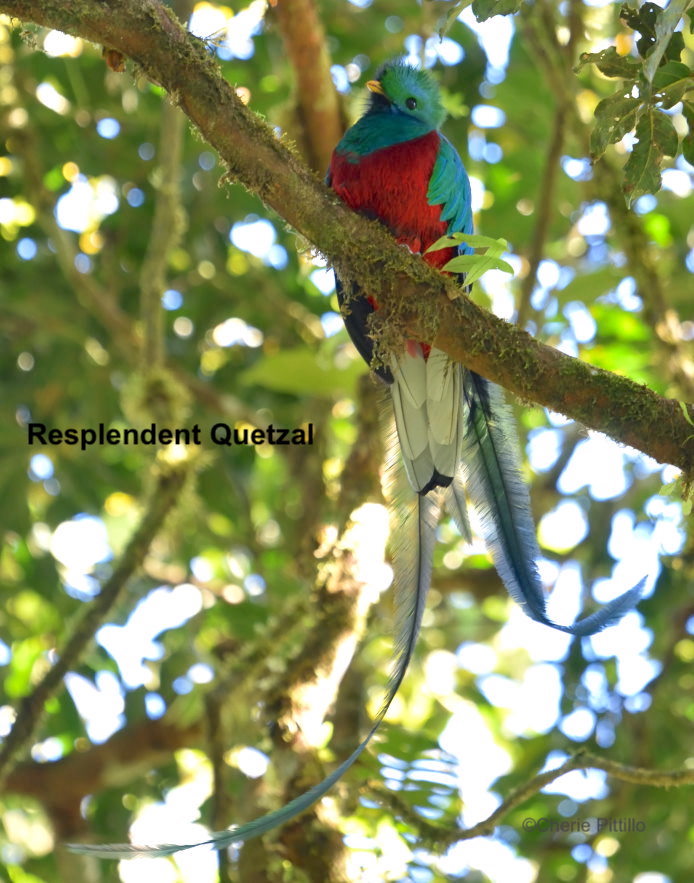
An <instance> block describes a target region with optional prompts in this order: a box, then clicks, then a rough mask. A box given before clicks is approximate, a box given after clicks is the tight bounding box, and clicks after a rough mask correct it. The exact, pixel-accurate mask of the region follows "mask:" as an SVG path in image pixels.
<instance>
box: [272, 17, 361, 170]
mask: <svg viewBox="0 0 694 883" xmlns="http://www.w3.org/2000/svg"><path fill="white" fill-rule="evenodd" d="M275 16H276V17H277V23H278V25H279V29H280V33H281V34H282V42H283V43H284V47H285V49H286V50H287V55H288V56H289V60H290V62H291V65H292V68H293V70H294V77H295V80H296V94H295V99H296V104H297V109H298V113H299V117H300V123H301V125H302V127H303V129H304V138H303V140H304V142H305V146H306V152H307V158H308V161H309V165H310V166H311V168H313V169H316V170H317V171H318V172H321V173H322V172H325V171H326V169H327V168H328V166H329V164H330V157H331V155H332V152H333V148H334V147H335V145H336V144H337V142H338V141H339V140H340V138H341V137H342V133H343V131H344V129H345V126H344V122H343V119H342V113H341V109H340V100H339V97H338V94H337V90H336V89H335V86H334V85H333V81H332V77H331V76H330V57H329V55H328V49H327V46H326V42H325V31H324V30H323V23H322V22H321V20H320V18H319V16H318V11H317V10H316V4H315V2H314V0H276V4H275Z"/></svg>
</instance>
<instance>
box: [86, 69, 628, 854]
mask: <svg viewBox="0 0 694 883" xmlns="http://www.w3.org/2000/svg"><path fill="white" fill-rule="evenodd" d="M366 85H367V88H368V89H369V90H370V93H371V95H370V100H369V104H368V106H367V108H366V112H365V113H364V115H363V116H362V117H361V118H360V119H359V120H358V121H357V122H356V123H355V124H354V125H353V126H352V127H351V128H350V129H348V130H347V132H346V133H345V135H344V137H343V138H342V140H341V141H340V143H339V144H338V145H337V147H336V148H335V152H334V154H333V158H332V162H331V164H330V171H329V174H328V183H329V184H330V185H331V186H332V188H333V190H334V191H335V192H336V193H337V194H338V196H340V197H341V198H342V199H343V200H344V201H345V202H346V203H347V205H349V206H350V207H351V208H353V209H354V210H355V211H358V212H360V213H362V214H365V215H367V216H368V217H371V218H377V219H379V220H380V221H382V222H383V223H384V224H385V225H386V226H387V227H388V228H389V229H390V230H391V231H392V233H393V235H394V236H395V237H396V239H397V241H398V242H400V243H402V244H404V245H407V246H408V247H409V248H410V249H411V251H413V252H418V253H424V252H425V251H426V249H427V248H428V247H429V246H430V245H432V244H433V243H434V242H435V241H436V240H437V239H439V238H440V237H441V236H443V235H444V234H450V233H454V232H463V233H470V232H472V208H471V202H470V183H469V180H468V177H467V174H466V172H465V169H464V168H463V164H462V162H461V160H460V157H459V156H458V153H457V152H456V150H455V148H454V147H453V145H452V144H451V143H450V141H448V140H447V139H446V138H445V137H444V136H443V135H442V134H441V133H440V132H439V127H440V126H441V124H442V123H443V121H444V118H445V112H444V110H443V106H442V104H441V100H440V95H439V90H438V87H437V84H436V82H435V80H434V79H433V77H432V76H431V75H430V74H429V73H428V72H427V71H423V70H419V69H417V68H414V67H411V66H410V65H408V64H406V63H404V62H402V61H400V60H397V59H396V60H395V61H391V62H389V63H387V64H386V65H384V66H383V67H382V68H381V70H380V71H379V73H378V75H377V77H376V79H374V80H371V81H369V82H368V83H367V84H366ZM464 250H465V247H464V246H463V247H462V248H461V251H464ZM455 254H456V251H455V249H453V248H447V249H441V250H438V251H433V252H429V253H428V254H425V255H424V260H425V261H427V262H428V263H429V264H431V265H433V266H434V267H439V268H441V267H442V266H443V265H444V264H445V263H446V262H447V261H448V260H449V259H450V258H451V257H453V256H454V255H455ZM336 281H337V293H338V298H339V300H340V304H341V305H342V307H343V312H344V313H345V317H344V318H345V324H346V326H347V330H348V331H349V334H350V336H351V338H352V340H353V342H354V344H355V345H356V347H357V349H358V350H359V352H360V353H361V355H362V356H363V357H364V359H366V361H367V363H369V365H370V364H371V362H372V359H373V355H374V342H373V340H372V339H371V337H370V336H369V330H368V325H367V320H368V317H369V316H370V315H371V313H372V312H373V311H374V310H375V309H377V308H378V306H377V304H376V303H375V302H374V300H373V298H371V297H370V296H369V294H368V292H361V291H358V290H355V289H354V288H352V289H351V290H350V291H349V292H348V291H347V290H346V286H344V285H343V284H342V283H341V281H340V279H339V278H338V279H337V280H336ZM461 281H462V279H461ZM375 371H376V373H377V374H378V375H379V376H380V377H381V379H382V380H383V381H385V383H386V384H387V385H388V386H389V388H390V392H391V398H392V401H393V406H394V412H395V425H396V429H397V436H398V440H399V446H400V450H401V453H402V460H403V463H404V467H405V472H406V474H407V478H408V480H409V483H410V485H411V486H412V489H413V490H414V491H416V494H413V495H412V500H413V504H414V505H412V506H410V507H409V509H408V510H407V511H406V512H405V513H404V515H403V520H402V523H400V524H399V525H398V527H397V533H398V534H399V536H396V538H395V550H394V551H395V555H394V559H395V560H394V563H395V589H396V592H397V595H398V598H399V603H398V608H399V609H398V613H399V619H400V622H399V624H398V632H399V633H398V638H397V659H396V661H395V665H394V670H393V673H392V675H391V679H390V683H389V686H388V690H387V692H386V696H385V699H384V701H383V705H382V707H381V710H380V711H379V713H378V715H377V716H376V718H375V720H374V722H373V725H372V727H371V729H370V731H369V733H368V734H367V736H366V737H365V738H364V740H363V741H362V742H361V743H360V745H359V746H358V747H357V748H356V749H355V750H354V752H353V753H352V754H351V755H350V756H349V757H348V758H347V759H346V760H345V761H343V762H342V763H341V764H340V765H339V766H338V767H337V768H336V769H335V770H334V771H333V772H332V773H331V774H330V775H329V776H327V777H326V778H325V779H324V780H323V781H322V782H320V783H319V784H318V785H315V786H314V787H313V788H311V789H310V790H309V791H307V792H306V793H305V794H302V795H300V796H299V797H297V798H295V799H294V800H292V801H290V802H289V803H288V804H286V806H284V807H282V808H281V809H279V810H276V811H275V812H271V813H269V814H268V815H265V816H262V817H261V818H259V819H256V820H255V821H252V822H248V823H247V824H244V825H240V826H238V827H236V828H231V829H229V830H226V831H219V832H217V833H214V834H211V835H210V837H209V839H207V840H205V841H203V843H204V844H210V845H212V846H213V847H215V848H216V849H222V848H224V847H227V846H229V845H230V844H232V843H240V842H243V841H245V840H249V839H251V838H252V837H258V836H260V835H262V834H265V833H267V832H268V831H271V830H272V829H273V828H277V827H278V826H280V825H283V824H284V823H285V822H288V821H289V820H290V819H292V818H293V817H294V816H296V815H298V814H299V813H301V812H303V811H304V810H305V809H307V808H308V807H309V806H311V804H313V803H314V802H315V801H317V800H318V799H319V798H321V797H322V796H323V795H324V794H325V793H326V792H327V791H328V790H329V789H330V788H331V787H332V786H333V785H334V784H335V783H336V782H337V781H338V780H339V779H340V778H341V776H342V775H343V774H344V773H345V772H346V771H347V770H348V769H349V767H351V766H352V764H353V763H354V762H355V761H356V760H357V758H358V757H359V755H360V754H361V753H362V751H363V750H364V749H365V748H366V746H367V744H368V743H369V741H370V739H371V737H372V736H373V735H374V733H375V732H376V730H377V729H378V727H379V725H380V723H381V721H382V720H383V718H384V716H385V714H386V712H387V710H388V708H389V706H390V703H391V701H392V699H393V697H394V696H395V693H396V692H397V690H398V687H399V686H400V684H401V682H402V679H403V677H404V675H405V671H406V669H407V666H408V663H409V661H410V658H411V656H412V653H413V650H414V645H415V641H416V638H417V634H418V632H419V626H420V623H421V618H422V614H423V611H424V603H425V598H426V593H427V591H428V588H429V580H430V574H431V557H432V550H433V545H434V540H435V530H436V524H437V522H438V518H439V515H440V510H441V504H442V502H443V503H445V504H446V506H447V508H448V510H449V512H450V514H451V515H452V517H453V518H454V519H455V521H456V523H457V525H458V527H459V529H460V530H461V533H462V534H463V535H464V536H466V537H468V538H469V536H470V528H469V524H468V519H467V512H466V497H467V498H468V499H469V500H470V502H471V503H472V504H473V505H474V507H475V509H476V510H477V513H478V515H479V519H480V523H481V526H482V533H483V536H484V539H485V541H486V543H487V545H488V547H489V550H490V552H491V554H492V557H493V559H494V563H495V565H496V568H497V570H498V572H499V575H500V576H501V579H502V580H503V582H504V583H505V585H506V588H507V589H508V591H509V592H510V594H511V595H512V597H513V598H514V599H515V600H516V601H517V602H518V603H519V604H520V605H521V607H522V608H523V609H524V610H525V612H526V613H527V614H528V616H530V617H531V618H532V619H535V620H537V621H538V622H541V623H544V624H545V625H548V626H552V627H553V628H557V629H561V630H562V631H564V632H568V633H569V634H572V635H590V634H593V633H594V632H596V631H598V630H600V629H602V628H605V627H606V626H608V625H610V624H612V623H614V622H615V621H616V620H618V619H619V618H620V617H621V616H622V615H623V614H624V613H625V612H626V611H627V610H629V609H630V608H631V607H633V605H634V604H635V603H636V602H637V600H638V599H639V597H640V594H641V590H642V586H643V581H642V582H641V583H639V584H638V585H637V586H635V587H634V588H633V589H631V590H630V591H629V592H627V593H625V594H624V595H622V596H621V597H619V598H617V599H615V600H614V601H612V602H610V603H609V604H607V605H606V606H605V607H603V608H602V609H601V610H598V611H597V612H596V613H593V614H592V615H591V616H588V617H587V618H586V619H584V620H582V621H580V622H577V623H575V624H574V625H571V626H564V625H557V624H555V623H553V622H551V621H550V620H549V619H548V617H547V613H546V609H545V595H544V591H543V587H542V584H541V582H540V579H539V576H538V571H537V566H536V561H537V559H538V557H539V549H538V546H537V542H536V540H535V529H534V525H533V520H532V517H531V515H530V501H529V497H528V492H527V490H526V488H525V485H524V484H523V482H522V480H521V477H520V474H519V469H518V463H517V456H516V453H515V449H516V445H517V443H516V437H515V430H514V427H513V424H512V421H511V418H510V415H509V413H508V409H507V406H506V405H505V403H504V401H503V396H502V394H501V391H500V390H499V388H498V387H496V386H495V385H494V384H492V383H489V382H488V381H487V380H485V379H484V378H482V377H480V376H479V375H478V374H475V373H474V372H472V371H469V370H467V369H466V368H464V367H463V366H462V365H460V364H458V363H456V362H453V361H451V359H450V358H449V357H448V356H447V355H446V354H445V353H443V352H441V351H440V350H437V349H435V348H432V347H430V346H428V345H426V344H423V343H419V342H417V341H408V342H407V344H406V347H405V349H404V350H403V352H402V353H401V354H400V355H398V356H392V357H390V359H389V361H388V363H387V364H385V365H381V364H379V365H378V366H376V367H375ZM199 845H202V844H201V843H188V844H182V845H175V844H170V845H169V844H165V845H161V846H136V845H130V844H113V845H100V846H91V845H85V846H83V845H81V844H79V845H77V844H75V845H72V846H71V847H70V848H71V849H73V850H74V851H75V852H81V853H86V854H89V855H96V856H100V857H102V858H129V857H132V856H137V855H153V856H157V855H171V854H173V853H175V852H179V851H181V850H184V849H192V848H193V847H195V846H199Z"/></svg>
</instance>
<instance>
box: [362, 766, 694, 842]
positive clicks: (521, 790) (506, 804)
mask: <svg viewBox="0 0 694 883" xmlns="http://www.w3.org/2000/svg"><path fill="white" fill-rule="evenodd" d="M586 769H598V770H604V772H606V773H607V774H608V775H609V776H612V778H614V779H620V780H621V781H623V782H632V783H634V784H637V785H646V786H650V787H654V788H672V787H681V786H683V785H694V769H690V768H682V769H679V770H667V771H661V770H651V769H644V768H642V767H633V766H627V765H626V764H622V763H618V762H617V761H614V760H608V759H607V758H604V757H598V756H597V755H595V754H591V753H589V752H587V751H579V752H577V753H576V754H575V755H574V756H573V757H570V758H569V759H568V760H567V761H565V762H564V763H563V764H562V765H561V766H559V767H557V768H556V769H553V770H547V771H546V772H544V773H538V774H537V775H536V776H533V777H532V778H531V779H530V780H529V781H527V782H525V783H524V784H523V785H520V786H519V787H518V788H516V789H515V790H514V791H512V792H511V794H509V796H508V797H507V798H506V800H504V801H503V802H502V803H501V804H499V806H498V807H497V808H496V809H495V810H494V812H493V813H491V814H490V815H489V816H487V818H486V819H484V820H483V821H481V822H478V823H477V824H476V825H472V826H470V827H469V828H462V827H453V828H445V829H444V828H441V827H440V826H438V825H435V824H431V823H430V822H427V821H426V820H425V819H422V818H421V817H420V816H419V815H416V814H415V813H413V811H412V809H411V808H410V807H409V806H408V805H407V804H406V803H404V802H403V801H402V800H400V799H399V798H398V796H397V795H396V794H394V793H393V792H392V791H389V790H388V789H387V788H385V787H384V786H383V785H381V784H380V783H373V782H369V784H368V791H369V792H370V793H371V794H373V795H374V796H375V797H377V798H378V800H379V801H380V802H381V803H385V804H387V805H388V806H389V807H390V808H391V809H393V810H394V811H395V812H397V814H398V815H400V816H401V817H402V818H404V819H405V820H406V821H407V822H408V823H409V824H410V825H412V826H413V827H414V828H415V829H416V831H417V833H418V841H419V842H420V844H429V845H430V846H431V847H435V848H436V851H437V852H442V851H443V850H444V849H446V848H448V847H450V846H452V845H453V844H454V843H459V842H461V841H463V840H471V839H472V838H473V837H483V836H489V835H490V834H492V833H493V832H494V828H495V827H496V826H497V825H498V824H499V823H500V822H501V820H502V819H503V818H504V817H505V816H507V815H508V814H509V813H510V812H511V811H512V810H514V809H516V807H518V806H521V804H523V803H525V802H526V801H527V800H529V799H530V798H531V797H533V795H535V794H537V793H538V792H539V791H541V790H542V789H543V788H544V787H545V786H547V785H549V784H550V782H553V781H554V780H555V779H558V778H559V777H560V776H563V775H564V774H565V773H568V772H571V771H572V770H586Z"/></svg>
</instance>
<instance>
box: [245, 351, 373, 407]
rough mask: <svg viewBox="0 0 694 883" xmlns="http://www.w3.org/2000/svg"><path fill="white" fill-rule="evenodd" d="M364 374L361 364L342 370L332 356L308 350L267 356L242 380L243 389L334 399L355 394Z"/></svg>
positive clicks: (357, 363)
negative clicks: (355, 386) (355, 387)
mask: <svg viewBox="0 0 694 883" xmlns="http://www.w3.org/2000/svg"><path fill="white" fill-rule="evenodd" d="M363 373H364V366H363V363H362V362H361V360H358V361H357V360H354V361H352V362H349V363H348V364H347V365H346V366H345V367H340V366H339V365H338V364H336V359H335V358H333V357H332V355H331V354H328V353H325V352H320V353H317V352H316V351H315V350H314V349H309V348H308V347H306V348H305V349H304V348H296V349H291V350H284V351H283V352H278V353H273V354H272V355H267V356H264V357H263V358H262V359H260V361H258V362H257V363H256V364H255V365H253V366H252V367H251V368H248V369H247V370H246V371H244V372H243V373H242V374H240V376H239V378H238V379H239V383H241V384H242V385H243V386H251V385H255V386H263V387H265V388H266V389H272V390H275V391H276V392H287V393H294V394H295V395H311V396H321V397H325V398H331V399H334V398H335V397H336V396H340V395H351V394H353V392H354V384H355V383H356V380H357V378H358V377H359V376H360V375H361V374H363Z"/></svg>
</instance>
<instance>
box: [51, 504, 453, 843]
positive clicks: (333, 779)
mask: <svg viewBox="0 0 694 883" xmlns="http://www.w3.org/2000/svg"><path fill="white" fill-rule="evenodd" d="M394 508H395V515H396V518H397V531H396V534H397V539H396V541H395V547H394V549H393V564H394V570H395V579H394V583H395V598H396V602H395V606H396V622H397V632H396V634H397V638H396V651H395V652H396V656H395V663H394V666H393V672H392V675H391V677H390V681H389V683H388V689H387V691H386V695H385V698H384V700H383V704H382V705H381V708H380V710H379V712H378V714H377V715H376V717H375V719H374V721H373V724H372V726H371V729H370V730H369V732H368V733H367V735H366V737H365V738H364V739H363V740H362V742H361V743H360V744H359V745H358V747H357V748H356V749H355V750H354V751H353V752H352V754H350V756H349V757H348V758H347V759H346V760H344V761H343V762H342V763H341V764H340V765H339V766H338V767H337V768H336V769H335V770H333V772H332V773H330V775H329V776H326V778H325V779H323V781H322V782H320V783H319V784H318V785H314V787H313V788H311V789H310V790H308V791H306V792H305V793H304V794H301V795H299V796H298V797H295V798H294V800H291V801H290V802H289V803H287V804H286V805H285V806H283V807H282V808H281V809H278V810H275V811H274V812H271V813H268V814H267V815H264V816H262V817H261V818H259V819H255V820H254V821H252V822H248V823H246V824H245V825H239V826H238V827H236V828H230V829H228V830H225V831H216V832H214V833H213V834H211V835H210V837H209V838H208V839H207V840H204V841H200V842H198V843H183V844H181V843H178V844H174V843H164V844H160V845H158V846H137V845H134V844H129V843H113V844H82V843H71V844H68V849H70V850H71V851H72V852H76V853H80V854H82V855H90V856H94V857H96V858H104V859H126V858H135V857H138V856H150V857H153V858H154V857H159V856H168V855H173V854H174V853H177V852H182V851H183V850H186V849H194V848H195V847H196V846H212V847H213V848H214V849H224V848H226V847H227V846H231V845H232V844H236V843H243V842H244V841H246V840H250V839H251V838H253V837H260V836H261V835H262V834H267V832H268V831H271V830H272V829H273V828H277V827H279V826H280V825H284V824H285V823H286V822H288V821H290V819H293V818H294V816H297V815H299V813H302V812H303V811H304V810H306V809H307V808H308V807H310V806H311V805H312V804H313V803H315V802H316V801H317V800H320V798H321V797H323V795H324V794H326V793H327V792H328V791H329V790H330V789H331V788H332V787H333V785H335V784H336V783H337V782H338V781H339V779H340V778H342V776H343V775H344V774H345V773H346V772H347V770H348V769H349V768H350V767H351V766H352V765H353V764H354V763H355V761H356V760H357V759H358V758H359V756H360V755H361V754H362V752H363V751H364V749H365V748H366V746H367V745H368V744H369V742H370V741H371V739H372V737H373V736H374V734H375V733H376V730H378V728H379V726H380V725H381V722H382V721H383V718H384V717H385V716H386V713H387V711H388V709H389V707H390V704H391V702H392V701H393V697H394V696H395V694H396V693H397V691H398V689H399V687H400V684H401V683H402V680H403V678H404V676H405V672H406V671H407V667H408V665H409V662H410V659H411V658H412V653H413V651H414V647H415V643H416V641H417V635H418V634H419V629H420V625H421V622H422V615H423V613H424V607H425V602H426V595H427V591H428V589H429V583H430V579H431V561H432V553H433V547H434V542H435V536H436V525H437V523H438V520H439V515H440V504H439V495H438V494H436V493H432V494H428V495H427V496H425V497H423V496H417V497H415V498H414V499H412V495H411V494H410V500H409V501H407V502H405V497H404V496H403V495H400V498H399V500H398V501H396V504H395V507H394Z"/></svg>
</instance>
